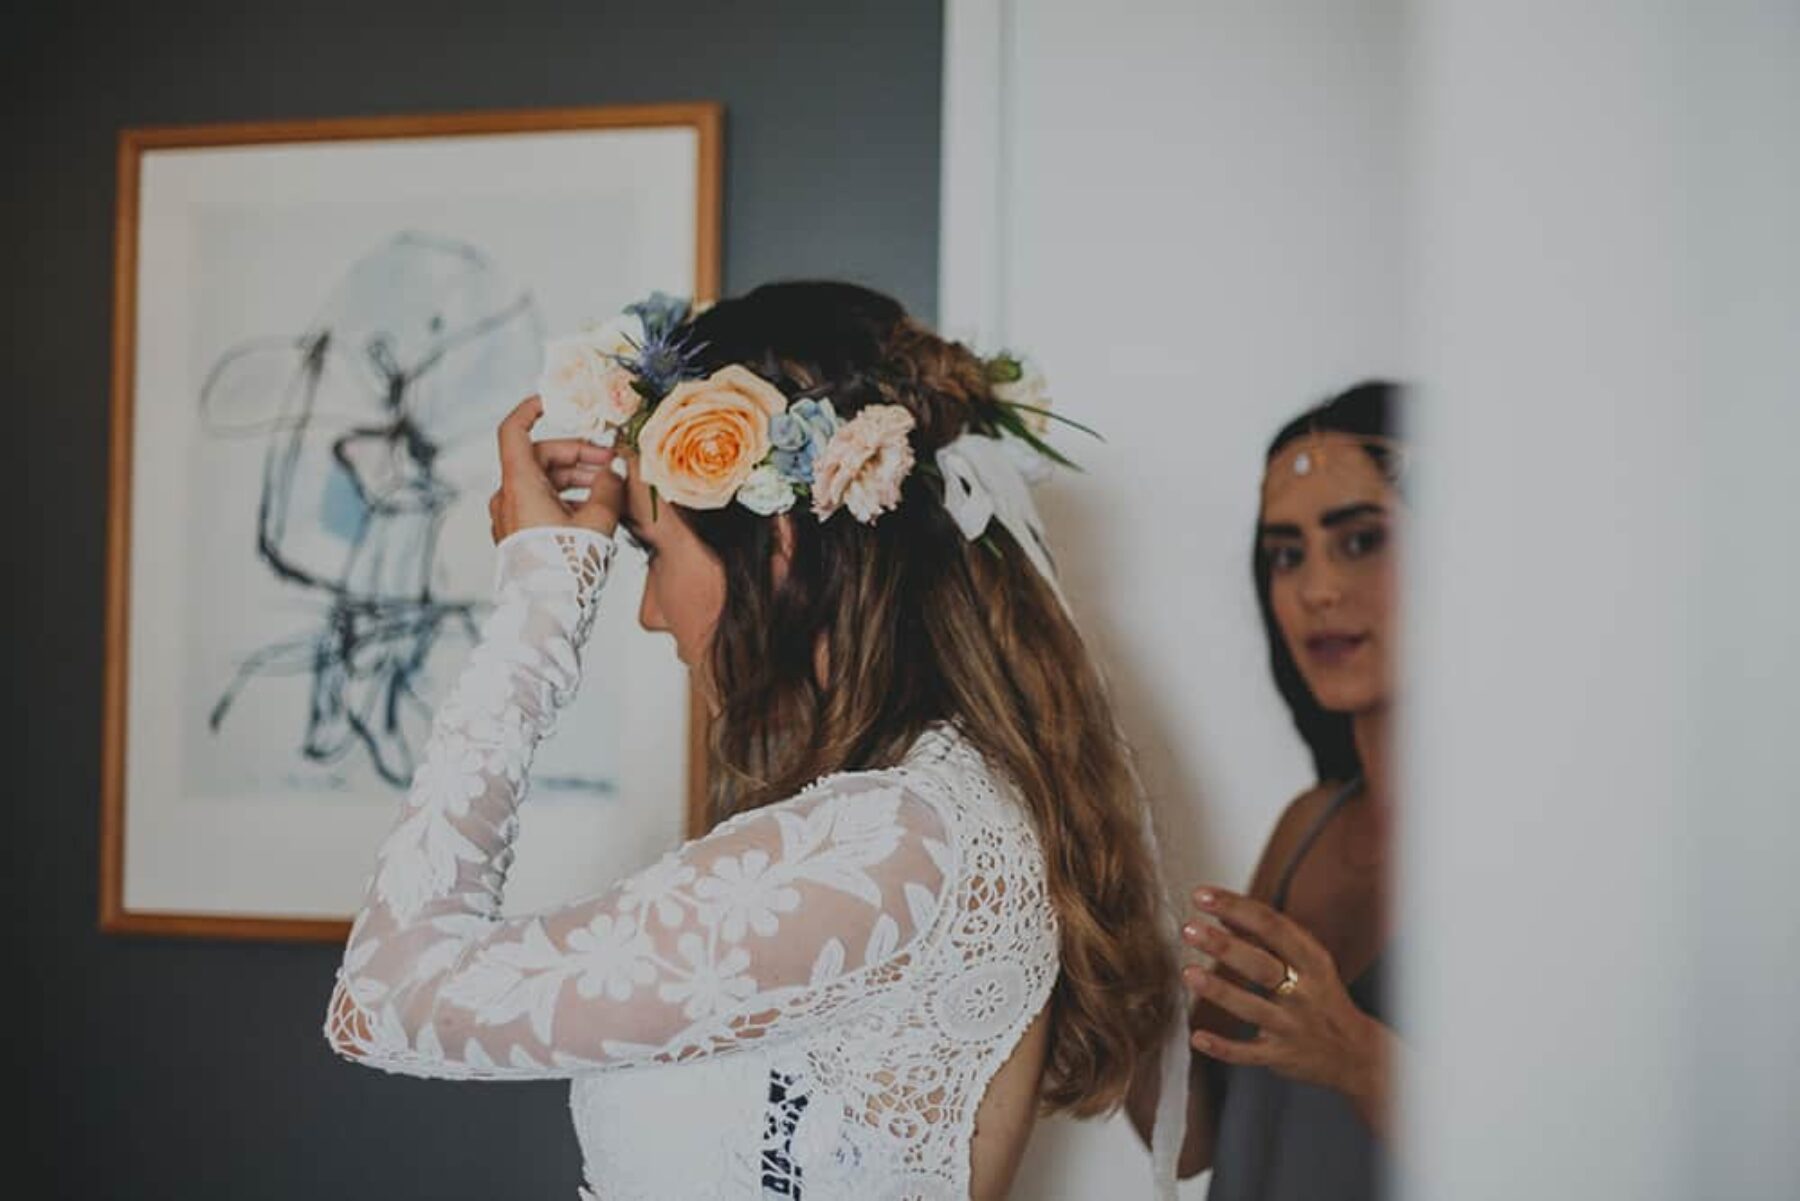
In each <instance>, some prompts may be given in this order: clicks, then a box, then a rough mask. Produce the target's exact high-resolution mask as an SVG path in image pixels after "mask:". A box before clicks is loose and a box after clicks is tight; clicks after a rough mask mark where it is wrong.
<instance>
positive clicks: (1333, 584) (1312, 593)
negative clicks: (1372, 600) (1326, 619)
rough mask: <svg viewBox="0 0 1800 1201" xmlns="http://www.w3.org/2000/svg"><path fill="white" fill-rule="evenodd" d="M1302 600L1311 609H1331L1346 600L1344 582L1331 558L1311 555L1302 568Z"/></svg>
mask: <svg viewBox="0 0 1800 1201" xmlns="http://www.w3.org/2000/svg"><path fill="white" fill-rule="evenodd" d="M1301 572H1302V575H1301V577H1300V600H1301V602H1302V603H1304V604H1305V605H1306V607H1307V608H1309V609H1331V608H1334V607H1336V605H1337V604H1338V602H1339V601H1341V600H1343V599H1344V581H1343V576H1342V574H1341V573H1340V572H1339V571H1338V568H1337V565H1336V564H1335V563H1333V562H1331V560H1330V558H1329V556H1325V555H1309V556H1307V561H1306V563H1305V565H1304V566H1303V567H1302V568H1301Z"/></svg>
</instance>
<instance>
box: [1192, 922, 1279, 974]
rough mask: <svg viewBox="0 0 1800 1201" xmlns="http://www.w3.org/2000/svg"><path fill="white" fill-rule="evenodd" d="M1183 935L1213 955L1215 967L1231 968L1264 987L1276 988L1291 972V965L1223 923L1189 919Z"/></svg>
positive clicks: (1195, 945)
mask: <svg viewBox="0 0 1800 1201" xmlns="http://www.w3.org/2000/svg"><path fill="white" fill-rule="evenodd" d="M1181 937H1182V938H1183V939H1184V940H1185V941H1186V942H1187V943H1188V945H1189V946H1194V947H1198V948H1200V949H1201V950H1202V951H1205V952H1206V953H1207V954H1208V955H1211V956H1212V957H1213V960H1214V966H1215V967H1219V968H1226V969H1229V970H1230V971H1232V972H1235V973H1236V974H1237V975H1238V976H1240V977H1242V978H1243V979H1245V980H1248V981H1249V982H1250V983H1252V984H1255V985H1258V986H1260V987H1262V988H1265V989H1272V988H1274V987H1275V986H1276V985H1277V984H1280V983H1281V981H1282V979H1283V978H1284V977H1285V976H1286V975H1287V965H1286V964H1285V963H1283V962H1282V961H1281V960H1279V959H1277V958H1276V957H1275V956H1273V955H1271V954H1269V952H1267V951H1266V950H1264V949H1263V948H1261V947H1259V946H1256V945H1255V944H1253V943H1251V942H1250V941H1248V940H1247V939H1243V938H1239V937H1237V936H1236V935H1234V934H1232V932H1231V931H1229V930H1226V929H1223V928H1221V927H1219V926H1214V925H1209V924H1207V923H1204V922H1199V921H1193V922H1189V923H1188V924H1187V925H1185V926H1183V927H1182V929H1181Z"/></svg>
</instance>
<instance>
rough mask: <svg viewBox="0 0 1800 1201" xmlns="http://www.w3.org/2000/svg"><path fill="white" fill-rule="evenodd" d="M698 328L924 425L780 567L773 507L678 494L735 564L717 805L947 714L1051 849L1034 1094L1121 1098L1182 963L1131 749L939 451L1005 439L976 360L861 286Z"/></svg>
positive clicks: (871, 752) (757, 801)
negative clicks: (1055, 971)
mask: <svg viewBox="0 0 1800 1201" xmlns="http://www.w3.org/2000/svg"><path fill="white" fill-rule="evenodd" d="M691 324H692V334H693V336H694V338H695V339H696V340H697V341H699V342H701V343H704V345H705V350H704V352H703V354H702V361H701V366H702V367H703V368H704V369H706V370H708V371H711V370H715V369H717V368H718V367H721V366H724V365H726V364H728V363H740V364H743V365H745V366H748V367H749V368H750V369H751V370H753V371H755V372H757V373H758V374H759V375H761V376H763V377H764V378H765V379H768V380H770V381H771V382H773V383H775V384H776V385H777V386H778V387H780V388H781V389H782V390H783V391H784V392H785V393H786V394H787V395H788V396H790V397H800V396H803V395H813V396H829V397H830V399H831V401H832V403H833V405H834V407H835V408H836V410H837V412H838V414H839V416H840V417H843V418H845V419H848V418H849V417H850V416H852V415H853V414H855V413H856V412H857V411H858V410H860V409H861V408H863V407H864V406H865V405H870V404H897V405H904V406H905V407H906V408H907V410H909V411H910V412H911V413H912V415H913V416H914V418H915V419H916V420H917V423H918V424H917V428H916V429H915V430H914V432H913V434H912V445H913V449H914V451H915V453H916V454H917V456H918V463H919V466H918V467H917V468H916V469H915V470H914V471H913V472H912V474H911V475H910V476H909V477H908V479H907V480H906V483H905V485H904V487H903V490H902V498H901V503H900V505H899V507H898V508H897V509H895V510H894V511H892V512H889V513H886V514H883V515H882V516H881V517H880V519H879V520H877V521H876V522H875V523H874V524H873V525H862V524H860V523H858V522H857V521H855V520H853V519H852V518H851V517H850V516H849V515H848V514H847V513H846V514H842V515H840V516H838V517H837V518H835V519H834V520H830V521H825V522H819V521H815V520H812V519H810V518H808V517H804V516H803V517H801V518H800V519H798V520H795V521H794V522H793V523H792V529H793V544H792V547H791V551H790V556H791V557H790V560H789V564H788V568H787V570H786V571H785V572H784V573H782V575H781V578H780V579H777V573H776V571H775V569H774V563H775V552H776V547H777V541H776V540H777V533H776V524H775V522H773V521H771V520H769V519H768V518H764V517H758V516H756V515H755V514H753V513H751V512H749V511H748V510H746V509H744V508H743V507H742V506H736V505H733V506H728V507H726V508H723V509H719V510H712V511H704V512H702V511H693V510H683V509H680V508H679V507H677V511H678V512H679V513H680V514H681V516H682V518H683V520H685V521H686V522H687V523H688V524H689V526H690V527H691V528H692V529H694V531H695V532H696V533H697V534H698V535H699V537H700V538H701V539H702V541H704V542H705V543H706V544H707V545H708V546H709V547H710V548H711V549H712V550H713V552H714V553H715V554H716V555H717V556H718V558H719V561H720V562H721V563H722V564H723V566H724V569H725V577H726V600H725V606H724V611H723V613H722V614H721V616H720V618H719V623H718V626H717V628H716V631H715V633H714V637H713V642H712V648H711V661H710V664H709V671H710V678H711V683H712V685H713V688H714V690H715V692H716V694H717V703H718V705H719V707H720V710H719V714H718V717H717V719H716V720H715V722H714V724H713V730H712V753H713V758H714V768H715V770H714V772H713V778H714V796H713V817H714V818H715V819H718V818H722V817H725V816H727V815H728V814H730V813H733V812H741V811H743V810H746V809H754V808H757V807H759V806H762V805H767V804H770V803H771V802H774V801H778V800H781V799H783V798H785V797H788V796H791V795H793V794H794V793H796V792H799V791H800V790H801V789H803V788H804V787H806V786H807V785H808V784H809V783H811V782H812V781H813V780H815V779H816V778H818V777H819V776H822V775H825V774H827V773H830V772H837V771H855V770H871V769H879V768H883V767H889V766H892V765H893V764H895V763H897V762H898V761H899V760H900V758H901V757H902V756H903V755H904V754H905V752H906V751H907V749H908V748H909V747H910V746H911V745H912V743H913V741H914V740H915V739H916V738H917V737H918V736H919V735H920V734H921V733H922V732H923V731H924V730H925V729H926V727H927V726H929V725H931V724H933V723H936V722H950V723H953V724H954V725H955V726H956V728H957V729H958V730H959V731H960V732H961V733H962V734H963V735H964V736H965V737H966V738H967V739H968V740H969V741H970V742H971V743H973V744H974V745H975V746H976V747H977V748H978V749H979V750H980V751H981V752H982V754H983V755H984V756H985V758H986V759H987V761H988V763H989V764H990V765H992V766H993V767H995V768H997V769H999V770H1000V771H1002V772H1004V773H1005V774H1006V775H1007V776H1008V777H1010V779H1011V781H1012V782H1013V784H1014V785H1015V786H1016V787H1017V789H1018V792H1019V795H1020V796H1021V797H1022V798H1023V799H1024V803H1025V805H1026V806H1027V807H1028V808H1029V810H1030V813H1031V816H1032V818H1033V819H1034V821H1035V823H1036V829H1037V833H1038V837H1039V840H1040V842H1041V843H1042V846H1043V849H1044V855H1045V861H1046V862H1045V866H1046V871H1047V876H1048V884H1049V894H1050V898H1051V901H1052V903H1053V904H1054V905H1055V908H1056V912H1057V916H1058V918H1059V920H1060V924H1061V939H1062V946H1061V954H1062V971H1061V974H1060V976H1059V977H1058V980H1057V984H1056V987H1055V990H1054V992H1053V993H1052V996H1051V1004H1050V1032H1049V1048H1048V1052H1047V1060H1046V1064H1045V1070H1044V1077H1043V1081H1042V1084H1041V1093H1040V1099H1041V1102H1042V1105H1043V1108H1044V1109H1045V1110H1046V1112H1055V1111H1068V1112H1071V1113H1074V1114H1076V1115H1081V1116H1086V1115H1090V1114H1095V1113H1099V1112H1103V1111H1106V1110H1109V1109H1111V1108H1114V1107H1116V1106H1117V1105H1118V1103H1119V1102H1120V1101H1121V1100H1122V1098H1123V1097H1124V1094H1125V1090H1126V1088H1127V1085H1128V1084H1129V1082H1130V1079H1131V1075H1132V1073H1133V1071H1134V1069H1135V1068H1136V1067H1137V1066H1138V1064H1139V1063H1140V1060H1141V1058H1142V1057H1144V1056H1147V1055H1151V1054H1153V1053H1154V1049H1155V1048H1156V1047H1157V1046H1159V1045H1160V1039H1161V1036H1162V1033H1163V1031H1164V1030H1165V1029H1166V1027H1167V1024H1168V1023H1169V1021H1170V1020H1172V1018H1173V1005H1174V1000H1173V992H1172V987H1171V986H1172V983H1173V979H1174V977H1173V972H1174V964H1173V959H1172V956H1171V954H1170V952H1169V949H1168V947H1167V946H1166V945H1165V943H1164V941H1163V939H1162V937H1161V933H1160V923H1159V920H1158V913H1159V909H1158V905H1159V898H1158V895H1157V883H1156V876H1155V872H1154V868H1153V865H1152V863H1151V859H1150V854H1149V851H1148V849H1147V847H1146V846H1145V843H1144V840H1143V836H1142V832H1141V829H1142V827H1141V823H1142V821H1143V820H1144V819H1143V814H1142V812H1141V808H1142V802H1141V800H1140V796H1139V792H1138V790H1137V788H1136V786H1135V781H1134V778H1133V775H1132V769H1131V766H1130V762H1129V758H1128V755H1129V752H1128V749H1127V747H1126V746H1125V745H1124V744H1123V742H1122V740H1121V738H1120V736H1119V732H1118V728H1117V726H1116V724H1115V722H1114V718H1113V713H1112V707H1111V704H1110V702H1109V701H1108V699H1107V694H1106V690H1105V688H1104V687H1103V685H1102V681H1101V678H1100V675H1099V673H1098V672H1097V671H1096V669H1095V666H1094V663H1093V661H1092V659H1091V658H1090V656H1089V654H1088V651H1087V648H1086V647H1085V646H1084V645H1083V644H1082V640H1081V637H1080V635H1079V634H1078V633H1077V632H1076V630H1075V627H1074V625H1073V624H1071V622H1070V621H1069V618H1068V616H1067V614H1065V613H1064V611H1063V608H1062V606H1061V604H1060V603H1059V602H1058V600H1057V598H1056V595H1055V593H1054V592H1053V591H1052V590H1051V589H1050V587H1049V586H1048V585H1047V583H1046V582H1045V581H1044V580H1043V579H1042V578H1041V577H1040V576H1039V574H1038V572H1037V570H1036V569H1035V568H1034V567H1033V566H1032V564H1031V562H1030V560H1029V559H1028V558H1027V557H1026V555H1025V553H1024V551H1023V550H1021V549H1020V547H1019V546H1018V544H1017V543H1016V542H1014V541H1013V539H1012V538H1011V537H1010V536H1009V535H1008V534H1007V533H1006V531H1005V530H1003V529H1002V528H1001V527H1000V525H999V523H997V522H996V523H994V524H993V525H992V526H991V527H990V528H989V530H988V532H987V534H986V535H985V536H984V537H983V538H982V539H981V540H979V541H977V542H970V541H968V540H967V539H965V538H964V537H963V535H962V533H961V531H960V530H959V529H958V528H957V526H956V524H955V522H954V521H953V520H952V519H951V517H950V515H949V513H948V512H947V511H946V510H945V508H944V505H943V499H942V496H943V492H942V481H941V479H940V478H939V477H938V476H937V474H936V471H935V468H934V466H933V463H934V457H935V454H936V452H937V450H938V448H939V447H941V446H943V445H945V444H946V443H948V442H950V441H952V440H953V439H955V438H956V437H957V436H959V435H960V434H962V433H964V432H965V431H967V430H971V429H973V430H975V431H977V432H982V433H994V432H997V427H996V425H995V417H996V415H997V414H998V412H999V410H998V409H997V407H996V402H995V400H994V397H993V394H992V392H991V390H990V386H989V382H988V379H987V374H986V370H985V367H984V365H983V363H982V362H981V360H980V359H978V358H977V357H976V356H975V354H973V353H972V352H971V351H970V350H969V349H968V348H967V347H965V346H962V345H960V344H958V343H954V342H949V341H946V340H944V339H942V338H940V337H938V336H937V335H935V334H934V333H932V332H931V331H930V330H929V329H927V328H926V327H925V326H923V325H921V324H920V323H918V322H916V321H914V320H912V319H911V318H910V317H908V316H907V314H906V312H905V310H904V309H903V308H901V306H900V305H899V303H897V302H896V301H894V300H892V299H890V298H889V297H886V296H883V295H881V294H879V293H876V292H872V291H869V290H868V289H865V288H861V287H856V286H854V285H849V284H841V283H785V284H771V285H767V286H765V287H761V288H758V289H756V290H755V291H753V292H750V293H748V294H747V295H745V296H743V297H740V298H738V299H734V300H727V301H723V302H721V303H719V304H717V305H715V306H713V307H712V308H710V309H708V310H707V311H706V312H704V313H703V314H701V315H700V316H698V317H697V318H695V319H694V320H693V321H692V323H691ZM821 645H822V646H823V648H824V651H823V654H821V653H820V651H819V648H820V646H821Z"/></svg>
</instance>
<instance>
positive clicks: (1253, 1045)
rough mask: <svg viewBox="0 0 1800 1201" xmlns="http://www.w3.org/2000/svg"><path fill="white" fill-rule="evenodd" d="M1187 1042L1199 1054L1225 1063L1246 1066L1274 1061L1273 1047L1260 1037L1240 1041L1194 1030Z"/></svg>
mask: <svg viewBox="0 0 1800 1201" xmlns="http://www.w3.org/2000/svg"><path fill="white" fill-rule="evenodd" d="M1189 1042H1190V1045H1192V1047H1193V1048H1194V1050H1196V1051H1198V1052H1200V1054H1202V1055H1210V1056H1211V1057H1212V1058H1214V1059H1218V1060H1222V1061H1224V1062H1225V1063H1235V1064H1243V1065H1245V1066H1247V1067H1268V1066H1270V1065H1272V1064H1273V1063H1274V1062H1275V1054H1274V1048H1272V1047H1271V1046H1270V1045H1269V1043H1268V1042H1267V1041H1266V1040H1264V1039H1260V1038H1256V1039H1251V1040H1249V1041H1240V1040H1238V1039H1235V1038H1220V1037H1219V1036H1218V1035H1216V1034H1212V1033H1210V1032H1208V1031H1205V1030H1196V1031H1194V1034H1193V1037H1192V1038H1191V1039H1190V1040H1189Z"/></svg>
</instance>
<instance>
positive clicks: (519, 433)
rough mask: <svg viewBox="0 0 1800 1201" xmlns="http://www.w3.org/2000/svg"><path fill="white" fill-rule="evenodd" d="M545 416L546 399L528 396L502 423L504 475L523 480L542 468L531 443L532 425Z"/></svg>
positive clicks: (501, 462) (501, 439)
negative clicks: (544, 400)
mask: <svg viewBox="0 0 1800 1201" xmlns="http://www.w3.org/2000/svg"><path fill="white" fill-rule="evenodd" d="M543 415H544V402H543V401H541V400H539V399H538V398H537V397H535V396H527V397H526V398H525V399H524V400H521V401H520V402H519V403H518V404H517V405H515V406H514V407H513V411H512V412H510V413H508V414H507V415H506V418H505V419H504V420H503V421H501V422H500V475H501V477H502V479H506V478H513V479H522V478H524V477H525V476H526V475H528V474H536V473H538V472H539V470H540V468H539V466H538V460H537V456H536V454H535V453H533V451H532V445H531V427H532V426H534V425H536V424H537V421H538V418H539V417H542V416H543Z"/></svg>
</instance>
